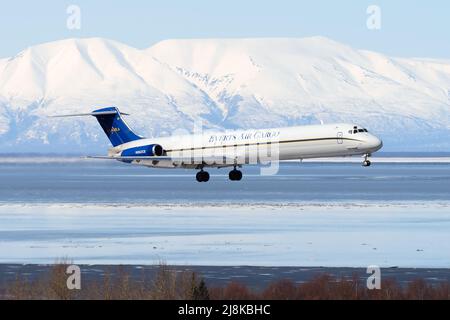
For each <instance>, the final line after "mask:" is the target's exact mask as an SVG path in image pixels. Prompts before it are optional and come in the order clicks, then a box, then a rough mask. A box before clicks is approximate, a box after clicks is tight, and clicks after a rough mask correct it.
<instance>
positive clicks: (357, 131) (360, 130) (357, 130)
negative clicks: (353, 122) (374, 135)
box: [348, 126, 369, 134]
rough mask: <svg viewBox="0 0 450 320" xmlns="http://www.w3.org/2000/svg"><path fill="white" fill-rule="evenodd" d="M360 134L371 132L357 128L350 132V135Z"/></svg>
mask: <svg viewBox="0 0 450 320" xmlns="http://www.w3.org/2000/svg"><path fill="white" fill-rule="evenodd" d="M359 132H369V131H367V129H358V127H357V126H354V127H353V130H349V131H348V133H350V134H352V133H354V134H356V133H359Z"/></svg>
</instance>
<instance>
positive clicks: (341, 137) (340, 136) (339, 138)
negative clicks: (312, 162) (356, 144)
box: [337, 132, 344, 144]
mask: <svg viewBox="0 0 450 320" xmlns="http://www.w3.org/2000/svg"><path fill="white" fill-rule="evenodd" d="M337 143H338V144H343V143H344V134H343V133H342V132H338V133H337Z"/></svg>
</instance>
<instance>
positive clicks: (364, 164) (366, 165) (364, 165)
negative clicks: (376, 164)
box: [363, 160, 372, 167]
mask: <svg viewBox="0 0 450 320" xmlns="http://www.w3.org/2000/svg"><path fill="white" fill-rule="evenodd" d="M371 164H372V162H370V160H364V162H363V167H370V165H371Z"/></svg>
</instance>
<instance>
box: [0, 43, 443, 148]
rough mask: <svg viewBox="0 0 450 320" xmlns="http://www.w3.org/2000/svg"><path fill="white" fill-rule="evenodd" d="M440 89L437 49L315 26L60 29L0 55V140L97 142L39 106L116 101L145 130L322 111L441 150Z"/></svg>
mask: <svg viewBox="0 0 450 320" xmlns="http://www.w3.org/2000/svg"><path fill="white" fill-rule="evenodd" d="M449 92H450V62H449V60H436V59H425V58H422V59H418V58H394V57H388V56H386V55H383V54H380V53H376V52H370V51H366V50H357V49H354V48H351V47H350V46H348V45H345V44H341V43H338V42H336V41H333V40H331V39H327V38H324V37H311V38H303V39H289V38H280V39H274V38H259V39H193V40H166V41H162V42H160V43H158V44H156V45H154V46H152V47H151V48H148V49H144V50H139V49H135V48H132V47H130V46H127V45H124V44H121V43H119V42H116V41H111V40H106V39H101V38H90V39H67V40H61V41H56V42H51V43H45V44H41V45H37V46H34V47H30V48H28V49H25V50H24V51H22V52H21V53H19V54H18V55H16V56H15V57H12V58H10V59H2V60H0V123H1V124H2V128H1V130H0V134H1V135H3V136H4V137H8V139H2V142H1V143H0V146H1V147H2V149H3V150H4V151H6V152H11V151H17V150H19V151H27V152H32V151H44V152H45V151H47V152H48V151H54V150H58V151H60V152H67V151H73V149H74V148H75V147H74V145H75V146H76V148H78V149H79V150H80V151H83V150H89V151H92V150H98V148H99V145H100V144H103V147H104V148H106V146H107V139H106V138H105V137H103V135H102V132H101V130H99V128H98V126H97V125H96V124H95V121H93V119H89V118H88V119H83V118H80V119H68V120H61V119H58V120H55V119H48V118H47V117H46V116H47V115H50V114H64V113H74V112H88V111H91V110H92V109H94V108H96V107H102V106H108V105H116V106H118V107H120V108H121V109H122V110H124V111H127V112H130V113H131V114H132V117H130V118H129V122H130V124H131V125H132V126H133V127H134V128H135V129H136V131H138V132H139V133H141V134H143V135H145V136H158V135H169V134H171V133H172V132H173V131H175V130H177V129H185V130H188V131H192V129H193V125H194V123H195V122H196V121H199V120H201V121H202V122H203V124H204V125H205V126H206V128H208V129H217V128H260V127H278V126H285V125H294V124H311V123H314V124H316V123H320V120H323V121H324V122H325V123H330V122H356V123H359V124H361V125H363V126H365V127H368V128H369V129H370V130H371V131H372V132H374V133H375V134H378V135H380V136H381V137H382V138H383V141H384V145H385V149H384V150H385V151H389V150H391V151H394V150H395V151H442V150H445V149H448V148H449V147H450V142H449V141H448V139H446V137H448V135H449V134H450V114H449V110H450V94H449ZM68 128H69V129H68ZM43 132H45V134H43ZM68 132H69V134H68Z"/></svg>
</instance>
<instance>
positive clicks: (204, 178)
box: [195, 171, 209, 182]
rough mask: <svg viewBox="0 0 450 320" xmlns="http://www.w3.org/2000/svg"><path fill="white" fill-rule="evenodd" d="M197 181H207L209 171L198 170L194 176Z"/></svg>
mask: <svg viewBox="0 0 450 320" xmlns="http://www.w3.org/2000/svg"><path fill="white" fill-rule="evenodd" d="M195 178H196V179H197V181H198V182H208V181H209V173H208V172H206V171H199V172H197V175H196V176H195Z"/></svg>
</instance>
